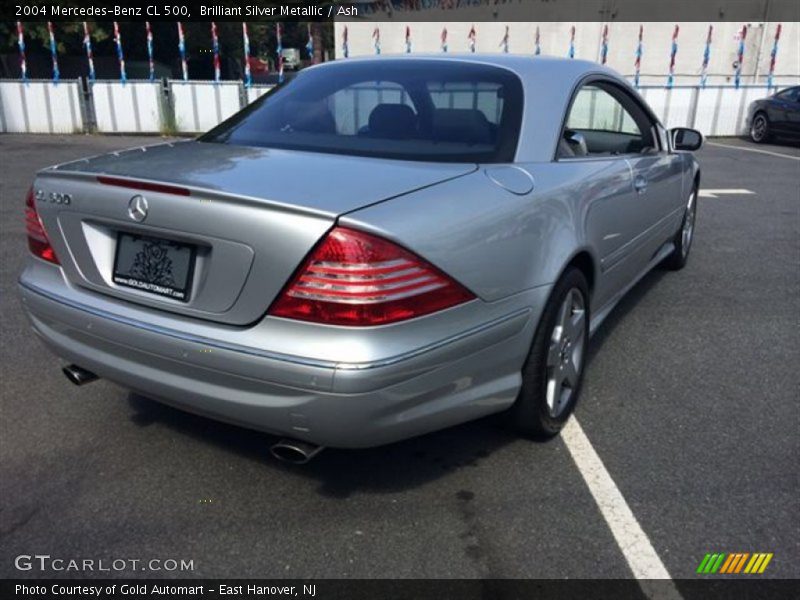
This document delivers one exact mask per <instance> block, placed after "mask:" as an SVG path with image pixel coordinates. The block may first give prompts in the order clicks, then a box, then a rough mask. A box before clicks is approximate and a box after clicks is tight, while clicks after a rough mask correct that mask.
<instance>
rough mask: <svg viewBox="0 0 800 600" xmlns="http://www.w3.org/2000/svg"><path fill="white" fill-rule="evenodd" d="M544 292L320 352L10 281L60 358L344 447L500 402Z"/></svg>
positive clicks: (207, 410) (276, 430)
mask: <svg viewBox="0 0 800 600" xmlns="http://www.w3.org/2000/svg"><path fill="white" fill-rule="evenodd" d="M548 291H549V289H546V288H544V287H543V288H536V289H535V290H531V291H529V292H526V293H525V294H522V295H520V296H521V298H518V299H516V301H515V304H516V308H515V309H513V310H511V311H509V312H507V313H506V314H505V315H504V316H502V317H497V318H493V319H492V320H490V321H487V322H485V323H483V325H482V326H479V327H474V328H471V329H469V330H466V331H463V332H461V334H460V335H454V336H451V337H449V338H446V339H443V340H440V341H439V342H438V343H433V344H428V345H426V346H425V347H421V348H418V349H417V351H416V352H413V351H412V352H404V353H403V354H402V355H398V356H394V357H389V358H383V359H381V360H376V361H372V362H361V363H347V362H342V361H340V362H329V363H327V362H325V361H319V360H316V359H307V358H306V357H299V356H279V355H274V354H272V353H270V352H266V351H262V350H260V349H259V348H257V347H252V346H244V345H242V346H238V345H236V344H232V343H230V342H226V343H224V344H222V343H217V340H215V339H213V338H210V337H199V336H196V335H192V334H189V333H187V332H186V331H179V330H173V329H169V328H165V327H161V326H157V325H154V324H153V323H149V322H147V321H146V320H143V319H136V318H133V317H132V316H131V314H125V315H120V314H117V313H111V312H108V311H105V310H103V309H102V308H98V306H97V305H96V303H92V304H89V303H81V302H79V301H76V300H75V298H74V297H67V295H66V294H65V295H60V294H58V293H54V292H53V290H52V289H49V290H48V289H44V288H41V287H37V286H36V285H35V284H34V283H31V282H30V281H26V278H25V276H24V275H23V278H22V279H21V281H20V293H21V297H22V301H23V305H24V307H25V311H26V313H27V315H28V317H29V319H30V321H31V323H32V325H33V328H34V330H35V332H36V333H37V334H38V335H39V337H41V338H42V340H43V341H44V342H45V344H46V345H47V346H48V347H49V348H50V349H51V350H52V351H53V352H54V353H55V354H57V355H58V356H60V357H62V358H64V359H65V360H68V361H70V362H72V363H75V364H77V365H79V366H81V367H83V368H85V369H88V370H90V371H93V372H95V373H96V374H97V375H99V376H101V377H103V378H106V379H108V380H110V381H113V382H116V383H119V384H121V385H123V386H125V387H127V388H130V389H132V390H134V391H137V392H139V393H141V394H142V395H144V396H148V397H152V398H155V399H157V400H160V401H162V402H165V403H167V404H170V405H174V406H176V407H178V408H182V409H185V410H188V411H190V412H195V413H198V414H202V415H205V416H209V417H212V418H215V419H218V420H222V421H226V422H230V423H234V424H238V425H241V426H245V427H249V428H252V429H257V430H261V431H265V432H269V433H272V434H275V435H284V436H289V437H295V438H299V439H303V440H306V441H309V442H313V443H316V444H320V445H324V446H333V447H352V448H356V447H368V446H375V445H381V444H385V443H389V442H393V441H396V440H400V439H404V438H408V437H413V436H415V435H419V434H423V433H426V432H429V431H433V430H436V429H441V428H444V427H447V426H450V425H454V424H457V423H461V422H464V421H468V420H471V419H474V418H478V417H481V416H483V415H486V414H490V413H493V412H497V411H500V410H502V409H503V408H506V407H508V406H509V405H510V404H511V403H512V402H513V401H514V399H515V398H516V395H517V393H518V390H519V387H520V384H521V376H520V370H521V366H522V363H523V362H524V359H525V356H526V354H527V351H528V347H529V344H530V340H531V339H532V337H533V329H534V327H535V323H536V322H537V320H538V316H539V313H540V310H541V306H542V305H543V303H544V301H545V300H546V297H547V293H548ZM522 296H524V298H522ZM220 327H226V326H220ZM227 329H228V333H230V331H229V329H230V328H227ZM228 339H230V335H228Z"/></svg>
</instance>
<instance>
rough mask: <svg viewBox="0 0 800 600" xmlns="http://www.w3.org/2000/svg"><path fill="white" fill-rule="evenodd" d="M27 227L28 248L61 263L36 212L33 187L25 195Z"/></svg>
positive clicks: (52, 261)
mask: <svg viewBox="0 0 800 600" xmlns="http://www.w3.org/2000/svg"><path fill="white" fill-rule="evenodd" d="M25 228H26V229H27V231H28V248H30V250H31V252H33V254H34V255H35V256H38V257H39V258H41V259H44V260H46V261H49V262H51V263H54V264H57V265H58V264H60V263H59V262H58V257H57V256H56V253H55V250H53V247H52V246H51V245H50V240H49V239H48V237H47V233H46V232H45V230H44V225H42V220H41V219H40V218H39V213H38V212H36V203H35V201H34V198H33V188H31V189H29V190H28V195H27V196H26V197H25Z"/></svg>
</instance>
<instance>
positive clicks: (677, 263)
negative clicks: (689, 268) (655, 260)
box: [661, 185, 698, 271]
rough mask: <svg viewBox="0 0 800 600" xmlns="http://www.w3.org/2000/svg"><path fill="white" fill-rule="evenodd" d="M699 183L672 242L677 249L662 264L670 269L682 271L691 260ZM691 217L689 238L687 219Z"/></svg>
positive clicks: (693, 190)
mask: <svg viewBox="0 0 800 600" xmlns="http://www.w3.org/2000/svg"><path fill="white" fill-rule="evenodd" d="M697 191H698V190H697V185H695V186H694V188H693V189H692V195H691V196H690V197H689V202H688V203H687V206H686V211H685V212H684V213H683V219H682V220H681V226H680V227H679V228H678V231H676V232H675V237H674V238H673V240H672V243H673V244H674V245H675V250H673V252H672V254H670V255H669V256H668V257H667V258H665V259H664V262H663V263H661V264H662V266H663V267H664V268H666V269H669V270H670V271H680V270H681V269H682V268H683V267H685V266H686V263H687V262H689V251H690V250H691V249H692V241H693V240H694V228H695V224H696V222H697ZM689 219H691V225H690V227H691V231H690V232H689V235H688V238H687V236H686V235H685V229H686V226H687V220H689Z"/></svg>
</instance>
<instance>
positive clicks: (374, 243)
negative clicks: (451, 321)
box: [269, 227, 475, 326]
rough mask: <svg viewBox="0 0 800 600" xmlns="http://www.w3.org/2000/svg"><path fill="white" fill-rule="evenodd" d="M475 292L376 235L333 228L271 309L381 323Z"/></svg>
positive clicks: (323, 319)
mask: <svg viewBox="0 0 800 600" xmlns="http://www.w3.org/2000/svg"><path fill="white" fill-rule="evenodd" d="M474 298H475V296H474V295H473V294H472V293H471V292H470V291H469V290H467V289H466V288H464V287H463V286H461V285H460V284H459V283H457V282H456V281H454V280H453V279H451V278H450V277H448V276H447V275H445V274H444V273H442V272H441V271H440V270H438V269H437V268H436V267H434V266H433V265H431V264H430V263H428V262H426V261H424V260H423V259H421V258H420V257H418V256H416V255H415V254H412V253H411V252H409V251H408V250H405V249H403V248H401V247H400V246H397V245H396V244H393V243H392V242H389V241H387V240H384V239H382V238H379V237H377V236H374V235H371V234H368V233H364V232H362V231H355V230H353V229H347V228H344V227H335V228H334V229H333V230H331V231H330V232H329V233H328V235H327V236H326V237H325V239H324V240H323V241H322V243H320V244H319V245H317V247H316V248H315V249H314V250H312V252H311V254H310V255H309V257H308V258H307V259H306V261H305V263H304V264H303V265H302V267H301V268H300V269H299V271H298V272H297V274H296V275H295V276H294V278H293V279H292V280H291V281H290V282H289V284H288V285H287V286H286V287H285V288H284V290H283V291H282V292H281V294H280V296H278V299H277V300H276V301H275V302H274V303H273V305H272V307H271V308H270V311H269V314H270V315H273V316H276V317H286V318H289V319H299V320H301V321H314V322H318V323H326V324H331V325H351V326H367V325H384V324H387V323H394V322H397V321H402V320H405V319H411V318H413V317H419V316H421V315H427V314H430V313H432V312H436V311H439V310H443V309H445V308H450V307H451V306H455V305H457V304H461V303H462V302H467V301H468V300H472V299H474Z"/></svg>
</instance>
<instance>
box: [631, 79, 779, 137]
mask: <svg viewBox="0 0 800 600" xmlns="http://www.w3.org/2000/svg"><path fill="white" fill-rule="evenodd" d="M639 92H640V93H641V94H642V96H643V97H644V99H645V100H647V103H648V104H649V105H650V108H652V109H653V112H654V113H656V116H657V117H658V118H659V119H661V122H662V123H663V124H664V126H665V127H667V128H670V127H693V128H694V129H699V130H700V131H701V132H703V135H707V136H731V135H742V134H744V133H746V127H747V124H746V122H745V121H746V120H747V108H748V107H749V106H750V103H751V102H753V101H754V100H757V99H758V98H763V97H764V96H767V95H768V94H769V92H768V91H767V89H766V88H765V87H763V86H746V87H745V86H743V87H740V88H739V89H736V88H735V87H727V86H714V87H712V86H709V87H707V88H698V87H674V88H672V89H667V88H663V87H645V88H641V89H640V90H639Z"/></svg>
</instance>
